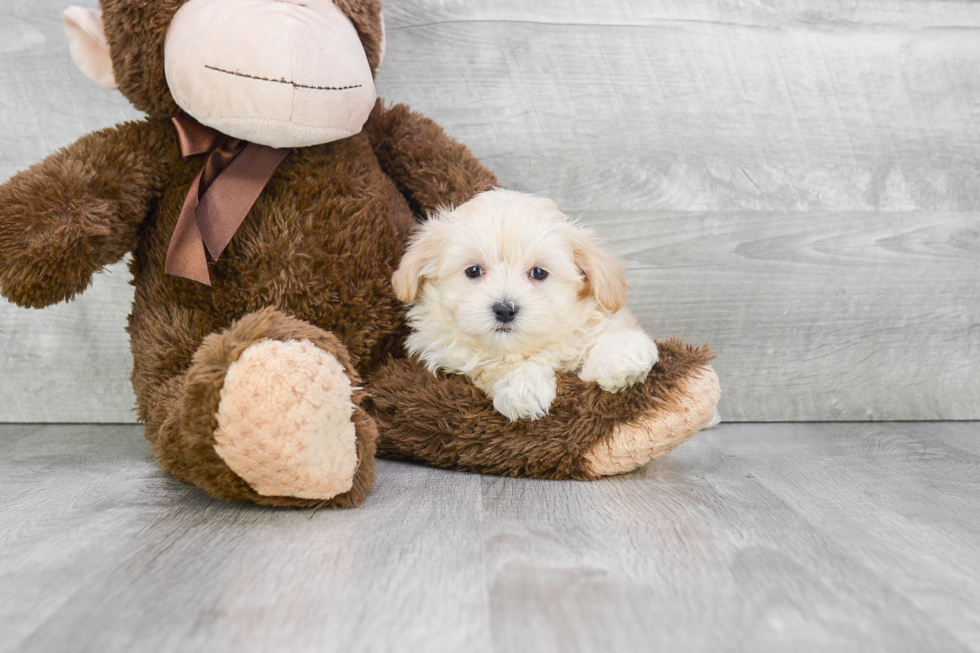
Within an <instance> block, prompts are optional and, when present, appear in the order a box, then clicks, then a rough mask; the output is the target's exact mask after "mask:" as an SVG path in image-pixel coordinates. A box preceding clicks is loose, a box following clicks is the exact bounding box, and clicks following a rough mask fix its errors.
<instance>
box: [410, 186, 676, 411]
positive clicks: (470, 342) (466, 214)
mask: <svg viewBox="0 0 980 653" xmlns="http://www.w3.org/2000/svg"><path fill="white" fill-rule="evenodd" d="M625 272H626V271H625V268H624V267H623V265H622V264H621V263H620V262H619V260H618V259H617V258H616V257H615V256H613V255H612V254H610V253H609V252H607V251H605V250H604V249H602V247H601V246H600V245H599V243H598V241H597V240H596V239H595V237H594V236H593V235H592V234H591V232H589V231H588V230H586V229H583V228H581V227H578V226H576V225H575V224H573V223H572V222H570V221H569V219H568V216H566V215H565V214H563V213H562V212H561V211H560V210H559V208H558V205H557V204H555V203H554V202H553V201H551V200H548V199H543V198H539V197H534V196H532V195H526V194H524V193H516V192H512V191H506V190H502V189H496V190H492V191H488V192H486V193H482V194H480V195H478V196H476V197H475V198H473V199H472V200H470V201H469V202H467V203H465V204H463V205H462V206H459V207H458V208H456V209H454V210H440V211H439V212H438V213H437V214H436V215H434V216H432V217H431V219H429V220H428V221H427V222H425V223H423V225H422V226H421V227H420V229H419V230H418V232H417V233H416V234H415V237H414V239H413V241H412V242H411V244H410V246H409V248H408V250H407V251H406V253H405V256H404V258H403V259H402V261H401V265H400V266H399V267H398V270H397V271H396V272H395V274H394V276H393V277H392V283H393V285H394V288H395V294H396V295H397V296H398V298H399V300H401V301H403V302H405V303H407V304H411V307H410V309H409V312H408V322H409V325H410V326H411V328H412V333H411V335H409V337H408V341H407V349H408V352H409V353H410V354H412V355H414V356H417V357H418V358H419V359H420V360H422V361H423V362H424V363H425V364H426V366H427V367H428V368H429V370H430V371H432V372H433V373H434V372H436V371H438V370H445V371H447V372H451V373H456V374H465V375H466V376H468V377H469V378H470V379H471V380H472V381H473V383H474V384H475V385H476V386H477V387H479V388H480V389H481V390H483V391H484V392H486V393H487V394H488V395H489V396H490V397H491V398H492V399H493V405H494V407H495V408H496V409H497V410H498V411H499V412H500V413H502V414H503V415H505V416H506V417H507V418H509V419H510V420H517V419H521V418H529V419H537V418H539V417H542V416H543V415H545V414H547V412H548V409H549V407H550V406H551V402H552V401H553V400H554V398H555V372H556V371H561V372H578V374H579V377H581V378H582V379H583V380H585V381H595V382H597V383H598V384H599V386H600V387H602V389H604V390H608V391H609V392H617V391H619V390H622V389H623V388H625V387H627V386H629V385H632V384H633V383H637V382H638V381H642V380H643V379H645V378H646V376H647V374H648V373H649V372H650V369H651V368H652V367H653V366H654V364H656V362H657V346H656V344H655V343H654V342H653V340H652V339H651V338H650V337H649V336H648V335H647V334H646V333H644V332H643V330H642V329H641V328H640V327H639V326H638V325H637V322H636V319H635V318H634V317H633V315H632V314H631V313H630V312H629V311H628V310H627V309H626V308H624V304H625V303H626V281H625Z"/></svg>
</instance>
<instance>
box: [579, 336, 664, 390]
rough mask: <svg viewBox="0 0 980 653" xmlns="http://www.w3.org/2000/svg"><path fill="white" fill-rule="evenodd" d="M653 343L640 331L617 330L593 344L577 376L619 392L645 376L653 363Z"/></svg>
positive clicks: (654, 359) (655, 355) (654, 356)
mask: <svg viewBox="0 0 980 653" xmlns="http://www.w3.org/2000/svg"><path fill="white" fill-rule="evenodd" d="M657 359H658V353H657V343H655V342H654V341H653V339H652V338H650V336H648V335H647V334H645V333H643V332H642V331H625V332H617V333H616V334H615V335H609V336H606V337H603V338H600V340H599V341H598V342H597V343H596V344H595V346H594V347H593V348H592V351H591V352H589V357H588V359H587V360H586V361H585V365H583V366H582V371H581V372H580V373H579V378H581V379H582V380H583V381H595V382H596V383H598V384H599V387H600V388H602V389H603V390H605V391H606V392H619V391H620V390H624V389H626V388H628V387H629V386H631V385H633V384H635V383H639V382H641V381H643V380H645V379H646V378H647V375H648V374H649V373H650V370H652V369H653V366H654V365H656V364H657Z"/></svg>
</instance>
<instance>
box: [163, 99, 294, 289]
mask: <svg viewBox="0 0 980 653" xmlns="http://www.w3.org/2000/svg"><path fill="white" fill-rule="evenodd" d="M173 124H174V128H175V129H176V130H177V140H178V142H179V144H180V154H181V156H183V157H185V158H186V157H191V156H196V155H198V154H207V155H208V157H207V158H206V159H205V160H204V165H203V166H202V167H201V171H200V172H199V173H197V177H195V178H194V183H192V184H191V188H190V190H189V191H188V192H187V198H186V199H185V200H184V206H183V208H181V210H180V217H179V218H178V219H177V226H176V227H175V228H174V233H173V235H172V236H171V237H170V246H169V247H168V248H167V265H166V268H165V269H166V272H167V274H172V275H175V276H178V277H185V278H187V279H192V280H194V281H198V282H200V283H203V284H205V285H207V286H210V285H211V275H209V274H208V259H207V254H205V252H204V248H205V246H206V247H207V251H208V252H209V253H210V254H211V258H212V259H214V260H218V257H219V256H221V253H222V252H223V251H225V248H226V247H227V246H228V243H229V242H231V239H232V237H233V236H234V235H235V232H236V231H238V227H239V226H241V224H242V221H243V220H245V216H246V215H248V212H249V210H250V209H251V208H252V205H253V204H255V201H256V200H257V199H259V195H261V194H262V190H263V189H264V188H265V186H266V184H268V183H269V180H270V179H272V175H273V174H275V172H276V169H277V168H278V167H279V164H280V163H282V162H283V160H284V159H285V158H286V156H287V155H288V154H289V150H286V149H276V148H272V147H267V146H265V145H257V144H256V143H249V142H248V141H243V140H241V139H239V138H232V137H231V136H225V135H224V134H222V133H220V132H218V131H216V130H214V129H211V128H210V127H205V126H204V125H202V124H201V123H199V122H198V121H196V120H194V119H193V118H191V117H189V116H180V117H178V118H174V119H173Z"/></svg>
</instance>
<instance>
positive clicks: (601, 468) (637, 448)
mask: <svg viewBox="0 0 980 653" xmlns="http://www.w3.org/2000/svg"><path fill="white" fill-rule="evenodd" d="M677 392H678V396H680V397H682V398H683V399H684V400H683V401H680V402H677V406H676V408H675V409H674V410H672V411H668V412H665V411H663V410H662V409H661V410H656V411H653V412H651V413H649V414H648V415H646V416H644V417H641V418H640V419H639V420H636V421H633V422H630V423H626V424H619V425H617V426H616V427H615V428H614V429H613V432H612V434H610V436H609V437H608V438H607V439H605V440H602V441H600V442H598V443H596V444H595V445H594V446H593V447H592V449H591V450H590V451H589V452H588V453H586V454H585V461H586V464H587V466H588V471H589V473H590V474H591V475H592V476H596V477H599V476H611V475H613V474H624V473H626V472H631V471H633V470H634V469H638V468H639V467H642V466H643V465H646V464H647V463H649V462H650V461H652V460H656V459H657V458H660V457H661V456H663V455H664V454H666V453H667V452H668V451H670V450H671V449H673V448H674V447H676V446H677V445H679V444H681V443H682V442H684V441H686V440H688V439H690V438H691V436H693V435H694V434H695V433H697V432H698V431H700V430H702V429H704V428H707V427H708V426H713V425H714V424H713V423H712V422H714V419H715V408H716V407H717V405H718V398H719V396H720V395H721V388H720V386H719V385H718V376H717V375H716V374H715V372H714V370H713V369H712V368H711V367H704V368H702V370H701V371H700V372H699V373H693V374H691V375H690V376H689V377H687V378H685V379H683V380H682V381H680V382H679V383H678V385H677ZM715 423H716V422H715Z"/></svg>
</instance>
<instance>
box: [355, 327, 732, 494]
mask: <svg viewBox="0 0 980 653" xmlns="http://www.w3.org/2000/svg"><path fill="white" fill-rule="evenodd" d="M712 358H713V356H712V354H711V351H710V350H709V349H708V348H707V347H700V348H697V347H691V346H686V345H684V344H682V343H681V342H680V341H678V340H670V341H667V342H665V343H660V362H658V363H657V365H656V367H654V369H653V371H652V372H651V373H650V376H649V377H647V380H646V382H645V383H642V384H638V385H636V386H633V387H631V388H628V389H626V390H624V391H623V392H621V393H618V394H612V393H609V392H604V391H602V390H600V389H599V386H597V385H596V384H594V383H586V382H585V381H582V380H581V379H579V378H578V377H576V376H574V375H569V374H560V375H558V395H557V397H556V398H555V401H554V402H553V403H552V405H551V411H550V413H549V414H548V416H547V417H545V418H544V419H540V420H538V421H535V422H531V421H528V420H520V421H517V422H510V421H508V420H507V418H506V417H504V416H503V415H501V414H500V413H498V412H497V411H496V410H494V408H493V403H492V402H491V401H490V400H489V399H488V398H487V397H486V395H484V394H483V392H481V391H480V390H479V389H477V388H476V387H475V386H473V384H472V383H470V382H469V381H468V380H467V379H466V378H465V377H463V376H447V375H440V376H439V377H435V376H433V375H432V374H431V373H429V372H428V371H427V370H426V369H425V367H424V366H423V365H421V364H420V363H418V362H417V361H415V360H408V359H401V360H392V361H390V362H389V363H388V364H387V365H386V366H385V368H384V369H383V370H381V372H380V373H379V374H378V375H377V376H376V377H375V378H374V379H373V381H372V384H371V392H372V397H371V398H370V399H369V400H368V402H367V404H366V406H365V407H366V408H367V410H368V411H369V412H370V413H371V414H372V415H373V416H374V419H375V422H376V423H377V425H378V430H379V432H380V433H381V440H380V441H379V443H378V454H379V455H380V456H382V457H383V458H394V459H403V460H414V461H418V462H422V463H425V464H427V465H434V466H436V467H447V468H452V469H458V470H462V471H469V472H478V473H482V474H499V475H501V476H521V477H528V478H546V479H577V480H593V479H595V478H598V476H597V475H596V474H595V473H594V472H593V471H592V470H591V467H590V465H589V464H588V462H587V456H588V454H589V453H590V452H591V451H593V450H595V449H596V447H597V445H599V444H600V443H601V442H602V441H603V440H605V439H607V438H609V437H610V436H611V435H612V433H613V429H614V428H615V427H616V426H617V425H620V424H626V423H633V422H637V421H639V420H640V419H641V418H642V419H649V418H650V416H651V415H656V414H657V413H665V412H668V411H671V410H674V409H676V408H677V405H678V402H682V401H683V400H684V399H685V397H683V396H681V395H680V394H679V392H678V388H679V386H680V385H681V384H682V383H683V382H684V381H686V380H687V379H689V378H690V377H691V376H692V375H694V374H698V373H699V372H700V370H701V369H702V368H703V367H704V366H705V365H707V364H708V363H709V362H710V361H711V359H712Z"/></svg>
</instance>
